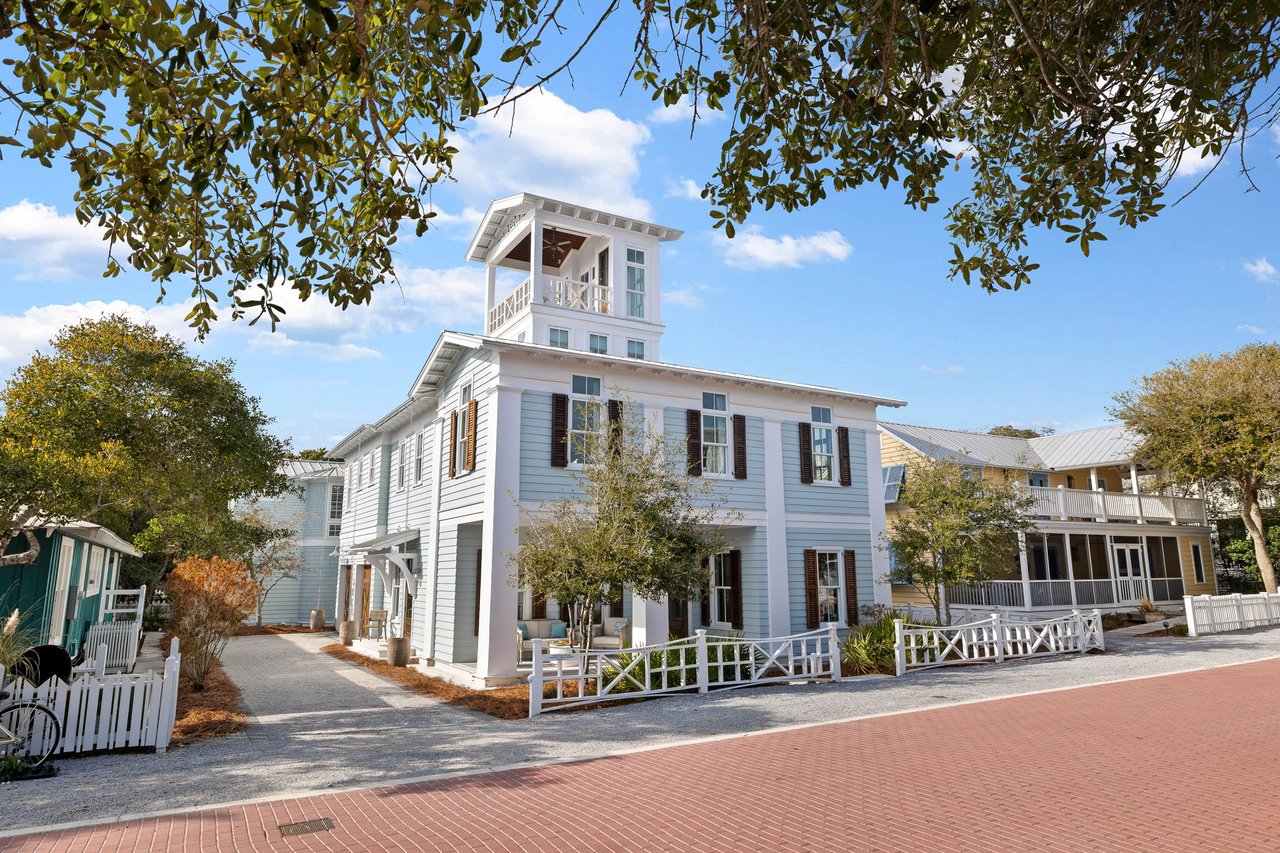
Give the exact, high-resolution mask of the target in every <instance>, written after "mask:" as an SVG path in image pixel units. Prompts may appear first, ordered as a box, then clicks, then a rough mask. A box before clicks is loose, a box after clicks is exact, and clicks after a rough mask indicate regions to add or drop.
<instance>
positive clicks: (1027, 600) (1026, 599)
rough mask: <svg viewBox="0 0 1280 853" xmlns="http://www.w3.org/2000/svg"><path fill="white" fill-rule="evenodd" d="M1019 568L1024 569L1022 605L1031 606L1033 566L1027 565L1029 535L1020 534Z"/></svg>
mask: <svg viewBox="0 0 1280 853" xmlns="http://www.w3.org/2000/svg"><path fill="white" fill-rule="evenodd" d="M1018 568H1019V569H1020V570H1021V571H1022V606H1023V607H1030V606H1031V568H1030V566H1028V565H1027V535H1026V534H1025V533H1019V534H1018Z"/></svg>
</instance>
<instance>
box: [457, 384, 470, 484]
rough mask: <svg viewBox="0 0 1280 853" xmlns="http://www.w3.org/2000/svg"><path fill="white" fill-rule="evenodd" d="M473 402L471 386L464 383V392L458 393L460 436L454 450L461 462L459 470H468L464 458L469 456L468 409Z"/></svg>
mask: <svg viewBox="0 0 1280 853" xmlns="http://www.w3.org/2000/svg"><path fill="white" fill-rule="evenodd" d="M470 402H471V386H470V385H463V386H462V392H461V393H460V394H459V395H458V437H457V446H456V447H455V448H454V452H455V453H456V454H457V456H456V457H454V458H456V459H457V460H458V462H459V465H458V467H459V470H466V465H465V463H463V462H462V460H464V459H466V458H467V427H468V424H467V410H468V408H470V407H469V406H468V405H467V404H468V403H470Z"/></svg>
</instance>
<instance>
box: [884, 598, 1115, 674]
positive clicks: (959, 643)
mask: <svg viewBox="0 0 1280 853" xmlns="http://www.w3.org/2000/svg"><path fill="white" fill-rule="evenodd" d="M893 636H894V653H895V657H896V659H897V672H898V675H905V674H906V673H907V672H908V671H909V670H913V669H931V668H933V667H939V666H957V665H960V664H969V663H1004V662H1005V661H1007V660H1013V659H1015V658H1027V657H1040V656H1042V655H1060V654H1065V653H1067V652H1079V653H1081V654H1083V653H1084V652H1087V651H1089V650H1090V649H1102V650H1105V649H1106V641H1105V640H1104V639H1103V637H1102V613H1101V612H1100V611H1097V610H1093V611H1090V612H1088V613H1082V612H1080V611H1079V610H1073V611H1072V612H1071V615H1070V616H1061V617H1057V618H1052V619H1039V620H1034V621H1032V620H1018V621H1010V620H1009V619H1008V618H1007V617H1005V616H1003V615H1002V614H1001V613H1000V612H999V611H996V612H994V613H992V614H991V615H990V616H989V617H987V618H986V619H983V620H981V621H977V622H967V623H965V624H963V625H951V626H946V627H943V626H938V625H912V624H909V623H906V622H903V621H902V620H901V619H895V620H893Z"/></svg>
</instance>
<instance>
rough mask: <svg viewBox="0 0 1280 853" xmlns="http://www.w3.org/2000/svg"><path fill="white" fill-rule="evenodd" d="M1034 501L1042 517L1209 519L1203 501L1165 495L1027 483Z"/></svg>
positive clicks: (1188, 521) (1183, 521) (1176, 521)
mask: <svg viewBox="0 0 1280 853" xmlns="http://www.w3.org/2000/svg"><path fill="white" fill-rule="evenodd" d="M1027 489H1028V491H1030V493H1031V496H1032V497H1034V498H1035V505H1034V506H1033V507H1032V509H1031V514H1032V515H1036V516H1040V517H1043V518H1055V519H1059V520H1061V521H1066V520H1068V519H1094V520H1098V521H1156V522H1163V523H1168V524H1194V525H1205V524H1207V523H1208V520H1207V516H1206V514H1205V508H1204V501H1202V500H1197V499H1196V498H1175V497H1169V496H1167V495H1134V494H1129V493H1128V492H1091V491H1088V490H1087V489H1067V488H1062V487H1058V488H1053V487H1049V486H1028V487H1027Z"/></svg>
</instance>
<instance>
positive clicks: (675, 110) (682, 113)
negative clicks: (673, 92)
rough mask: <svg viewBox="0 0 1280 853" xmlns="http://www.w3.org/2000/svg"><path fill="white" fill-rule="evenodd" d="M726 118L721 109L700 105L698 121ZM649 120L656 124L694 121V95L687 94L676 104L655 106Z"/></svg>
mask: <svg viewBox="0 0 1280 853" xmlns="http://www.w3.org/2000/svg"><path fill="white" fill-rule="evenodd" d="M722 118H724V113H723V112H722V111H720V110H713V109H711V108H709V107H708V106H707V105H706V104H700V105H699V106H698V122H699V123H703V122H705V123H707V124H710V123H711V122H713V121H719V120H720V119H722ZM649 121H651V122H653V123H655V124H675V123H676V122H683V123H685V124H688V123H689V122H691V121H693V96H692V95H685V96H684V97H682V98H681V99H680V100H678V101H676V102H675V103H674V104H671V105H670V106H667V105H665V104H662V105H659V106H657V107H654V109H653V112H651V113H649Z"/></svg>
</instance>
